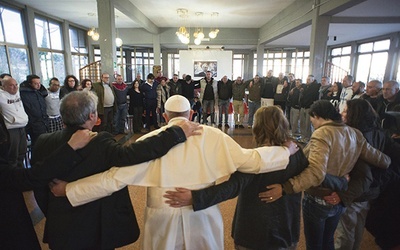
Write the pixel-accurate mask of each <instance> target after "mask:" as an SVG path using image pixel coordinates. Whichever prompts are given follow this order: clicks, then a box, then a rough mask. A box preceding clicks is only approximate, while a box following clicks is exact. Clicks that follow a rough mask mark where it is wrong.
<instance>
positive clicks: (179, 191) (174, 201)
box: [163, 188, 193, 208]
mask: <svg viewBox="0 0 400 250" xmlns="http://www.w3.org/2000/svg"><path fill="white" fill-rule="evenodd" d="M163 197H164V198H167V200H166V201H165V203H167V204H169V206H170V207H176V208H178V207H184V206H190V205H192V204H193V200H192V191H190V190H189V189H187V188H176V191H167V192H166V194H165V195H163Z"/></svg>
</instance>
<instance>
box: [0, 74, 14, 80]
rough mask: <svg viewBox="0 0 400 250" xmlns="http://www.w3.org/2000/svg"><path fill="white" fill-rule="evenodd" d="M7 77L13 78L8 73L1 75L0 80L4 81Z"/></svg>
mask: <svg viewBox="0 0 400 250" xmlns="http://www.w3.org/2000/svg"><path fill="white" fill-rule="evenodd" d="M6 76H9V77H12V76H11V75H10V74H8V73H3V74H1V75H0V78H1V79H3V78H4V77H6Z"/></svg>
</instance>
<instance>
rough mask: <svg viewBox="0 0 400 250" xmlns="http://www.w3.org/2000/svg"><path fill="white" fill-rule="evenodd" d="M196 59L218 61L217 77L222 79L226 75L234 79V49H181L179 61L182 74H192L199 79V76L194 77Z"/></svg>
mask: <svg viewBox="0 0 400 250" xmlns="http://www.w3.org/2000/svg"><path fill="white" fill-rule="evenodd" d="M194 61H217V67H218V69H217V74H218V75H217V77H215V78H216V80H218V81H219V80H220V79H221V78H222V77H223V76H224V75H226V76H228V78H229V79H232V51H222V50H215V49H204V50H180V51H179V63H180V67H179V68H180V72H179V73H180V76H182V74H187V75H191V76H192V78H193V79H195V80H198V79H200V78H199V77H197V78H194V77H193V76H194Z"/></svg>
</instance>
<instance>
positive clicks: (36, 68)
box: [25, 6, 43, 77]
mask: <svg viewBox="0 0 400 250" xmlns="http://www.w3.org/2000/svg"><path fill="white" fill-rule="evenodd" d="M25 20H26V22H25V25H26V30H27V41H28V43H29V46H28V48H29V54H30V58H31V67H32V68H31V70H32V71H31V74H35V75H38V76H40V77H43V76H42V70H41V68H40V58H39V50H38V44H37V41H36V30H35V12H34V11H33V9H32V8H31V7H29V6H27V7H26V10H25Z"/></svg>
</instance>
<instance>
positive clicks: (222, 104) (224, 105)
mask: <svg viewBox="0 0 400 250" xmlns="http://www.w3.org/2000/svg"><path fill="white" fill-rule="evenodd" d="M229 104H230V101H229V99H228V100H221V99H219V100H218V109H219V112H218V113H219V116H218V118H219V120H218V122H219V124H222V113H224V112H225V114H224V116H225V124H228V111H229Z"/></svg>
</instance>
